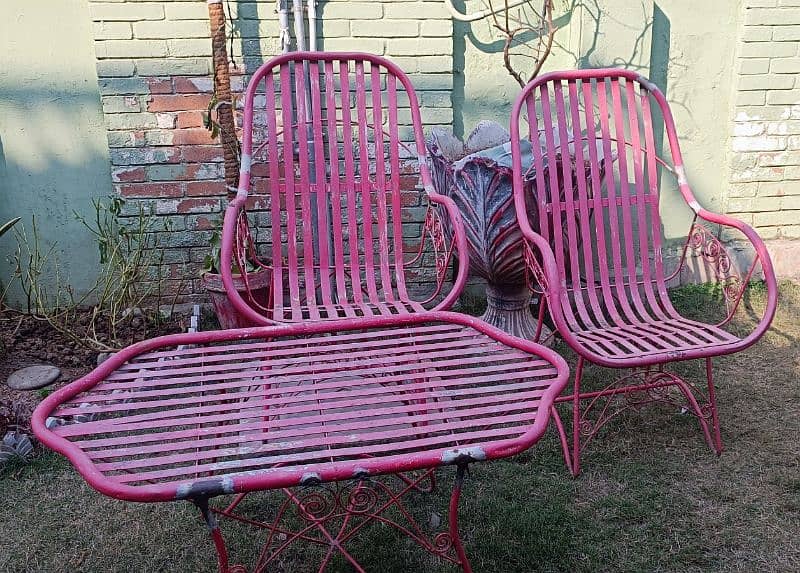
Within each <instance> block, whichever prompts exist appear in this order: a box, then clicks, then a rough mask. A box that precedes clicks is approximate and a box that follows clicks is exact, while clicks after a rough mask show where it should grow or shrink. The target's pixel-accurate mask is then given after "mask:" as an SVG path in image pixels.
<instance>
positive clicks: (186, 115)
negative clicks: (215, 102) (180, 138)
mask: <svg viewBox="0 0 800 573" xmlns="http://www.w3.org/2000/svg"><path fill="white" fill-rule="evenodd" d="M177 120H178V121H177V127H178V128H185V127H203V112H200V111H179V112H178V113H177Z"/></svg>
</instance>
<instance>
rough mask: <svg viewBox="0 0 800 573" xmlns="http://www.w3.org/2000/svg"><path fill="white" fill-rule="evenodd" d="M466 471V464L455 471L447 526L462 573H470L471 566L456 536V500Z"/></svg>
mask: <svg viewBox="0 0 800 573" xmlns="http://www.w3.org/2000/svg"><path fill="white" fill-rule="evenodd" d="M466 471H467V466H466V464H463V465H459V466H458V470H457V471H456V482H455V484H454V485H453V495H452V496H451V497H450V512H449V515H448V522H449V523H448V526H449V528H450V541H451V542H452V544H453V549H454V550H455V552H456V555H457V556H458V561H459V563H460V564H461V568H462V569H463V570H464V573H472V566H471V565H470V563H469V559H467V553H466V551H464V545H463V544H462V543H461V537H459V534H458V500H459V499H460V498H461V488H462V486H463V485H464V474H465V473H466Z"/></svg>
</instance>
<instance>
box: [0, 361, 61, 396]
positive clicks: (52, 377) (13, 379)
mask: <svg viewBox="0 0 800 573" xmlns="http://www.w3.org/2000/svg"><path fill="white" fill-rule="evenodd" d="M59 376H61V370H59V369H58V368H56V367H55V366H52V365H50V364H36V365H35V366H28V367H27V368H22V369H20V370H17V371H16V372H13V373H12V374H11V376H9V377H8V380H6V385H7V386H8V387H9V388H12V389H14V390H38V389H39V388H44V387H45V386H49V385H50V384H52V383H53V382H55V381H56V380H58V377H59Z"/></svg>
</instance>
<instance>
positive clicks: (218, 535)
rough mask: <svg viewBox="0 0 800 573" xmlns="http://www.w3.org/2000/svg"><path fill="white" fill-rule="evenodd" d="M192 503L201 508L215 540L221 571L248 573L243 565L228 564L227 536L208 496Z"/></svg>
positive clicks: (225, 572)
mask: <svg viewBox="0 0 800 573" xmlns="http://www.w3.org/2000/svg"><path fill="white" fill-rule="evenodd" d="M192 503H194V505H195V506H197V508H198V509H199V510H200V513H201V514H202V515H203V519H204V520H205V522H206V525H207V526H208V530H209V532H210V533H211V540H212V541H213V542H214V548H215V549H216V550H217V567H218V569H219V573H246V569H245V568H244V567H242V566H241V565H233V566H230V565H228V548H227V546H226V545H225V538H224V537H223V536H222V531H221V530H220V528H219V522H217V518H216V517H215V516H214V514H213V512H212V511H211V510H210V509H209V507H208V498H205V497H203V498H199V499H195V500H192Z"/></svg>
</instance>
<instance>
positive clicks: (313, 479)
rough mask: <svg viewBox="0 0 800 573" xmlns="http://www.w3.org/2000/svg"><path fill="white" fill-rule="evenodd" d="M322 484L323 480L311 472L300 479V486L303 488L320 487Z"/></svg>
mask: <svg viewBox="0 0 800 573" xmlns="http://www.w3.org/2000/svg"><path fill="white" fill-rule="evenodd" d="M321 483H322V478H320V477H319V474H318V473H314V472H309V473H306V474H303V475H302V476H301V477H300V485H303V486H311V485H319V484H321Z"/></svg>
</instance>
